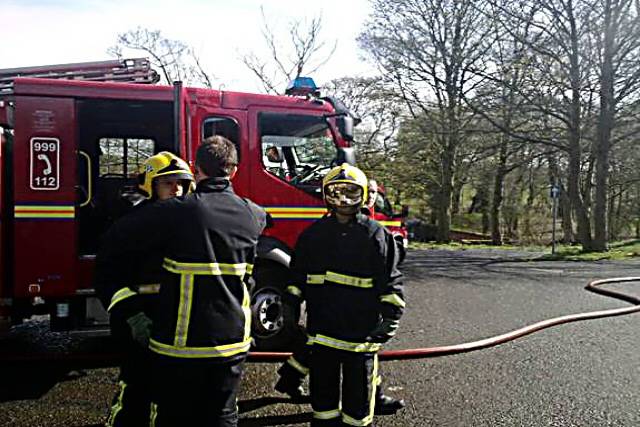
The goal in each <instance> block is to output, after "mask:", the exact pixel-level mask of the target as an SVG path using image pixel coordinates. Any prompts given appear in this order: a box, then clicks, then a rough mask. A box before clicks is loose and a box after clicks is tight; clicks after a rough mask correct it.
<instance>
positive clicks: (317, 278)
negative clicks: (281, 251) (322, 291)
mask: <svg viewBox="0 0 640 427" xmlns="http://www.w3.org/2000/svg"><path fill="white" fill-rule="evenodd" d="M307 283H308V284H310V285H322V284H323V283H324V274H307Z"/></svg>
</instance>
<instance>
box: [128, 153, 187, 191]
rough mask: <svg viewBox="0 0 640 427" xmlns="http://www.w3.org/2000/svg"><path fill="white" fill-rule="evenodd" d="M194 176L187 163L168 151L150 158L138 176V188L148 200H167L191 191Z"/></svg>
mask: <svg viewBox="0 0 640 427" xmlns="http://www.w3.org/2000/svg"><path fill="white" fill-rule="evenodd" d="M193 181H194V179H193V174H192V173H191V169H190V168H189V165H188V164H187V162H185V161H184V160H182V159H181V158H180V157H178V156H176V155H175V154H173V153H170V152H168V151H162V152H160V153H158V154H156V155H154V156H151V157H149V158H148V159H147V160H145V162H144V163H143V164H142V166H141V168H140V174H139V175H138V188H139V189H140V192H141V193H142V194H143V195H144V196H145V197H146V198H147V199H153V200H156V199H158V200H166V199H170V198H172V197H176V196H182V195H183V194H186V193H188V192H189V190H190V189H191V186H192V184H193Z"/></svg>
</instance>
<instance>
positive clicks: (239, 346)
mask: <svg viewBox="0 0 640 427" xmlns="http://www.w3.org/2000/svg"><path fill="white" fill-rule="evenodd" d="M250 347H251V339H248V340H245V341H243V342H238V343H232V344H225V345H219V346H215V347H176V346H173V345H168V344H163V343H161V342H158V341H156V340H154V339H151V340H150V341H149V349H150V350H152V351H154V352H156V353H159V354H164V355H165V356H171V357H181V358H186V359H197V358H208V357H231V356H235V355H237V354H240V353H246V352H247V351H249V348H250Z"/></svg>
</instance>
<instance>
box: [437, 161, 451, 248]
mask: <svg viewBox="0 0 640 427" xmlns="http://www.w3.org/2000/svg"><path fill="white" fill-rule="evenodd" d="M451 151H452V150H449V149H445V150H444V151H443V153H442V182H441V183H440V200H439V203H438V208H437V215H438V234H437V236H436V239H437V241H438V242H441V243H448V242H449V241H450V237H449V231H450V230H451V218H450V216H449V208H450V207H451V193H452V189H453V159H454V155H453V154H454V153H452V152H451Z"/></svg>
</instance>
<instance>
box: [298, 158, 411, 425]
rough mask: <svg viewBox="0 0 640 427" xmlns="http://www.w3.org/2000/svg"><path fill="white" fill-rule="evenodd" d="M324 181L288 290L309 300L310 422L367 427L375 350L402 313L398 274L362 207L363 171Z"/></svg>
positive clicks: (343, 170) (338, 172) (337, 171)
mask: <svg viewBox="0 0 640 427" xmlns="http://www.w3.org/2000/svg"><path fill="white" fill-rule="evenodd" d="M322 187H323V195H324V199H325V203H326V205H327V207H328V209H329V211H330V214H329V215H328V216H326V217H324V218H322V219H320V220H319V221H317V222H316V223H314V224H313V225H311V226H310V227H309V228H308V229H307V230H305V231H304V232H303V233H302V234H301V236H300V238H299V239H298V243H297V245H296V248H295V252H294V256H293V260H292V272H293V273H292V274H293V276H292V283H291V285H290V286H289V288H288V290H289V292H290V293H291V294H293V295H297V296H298V297H299V298H300V299H303V300H305V301H306V303H307V332H308V336H309V341H308V342H309V344H311V345H312V350H311V357H310V380H309V384H310V391H311V406H312V408H313V420H312V423H311V425H312V426H340V425H353V426H367V425H370V424H371V423H372V421H373V415H374V400H375V395H376V388H377V385H378V382H379V377H378V360H377V351H378V350H379V349H380V348H381V346H382V344H383V343H385V342H387V341H388V340H389V339H391V338H392V337H393V336H394V335H395V333H396V330H397V328H398V324H399V319H400V317H401V315H402V313H403V311H404V306H405V303H404V299H403V293H402V275H401V274H400V272H399V271H398V269H397V262H398V259H397V249H396V244H395V242H394V240H393V237H392V236H391V234H390V233H389V232H388V231H387V230H386V229H385V228H384V227H383V226H381V225H380V224H378V223H377V222H376V221H374V220H372V219H370V218H368V217H367V216H366V215H363V214H362V213H361V212H360V209H361V208H362V206H363V204H364V202H365V201H366V200H367V178H366V176H365V175H364V173H363V172H362V171H361V170H359V169H358V168H356V167H354V166H351V165H348V164H343V165H341V166H338V167H336V168H334V169H332V170H331V171H330V172H329V173H328V174H327V175H326V176H325V178H324V179H323V183H322ZM341 378H342V383H341ZM341 396H342V398H341Z"/></svg>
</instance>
